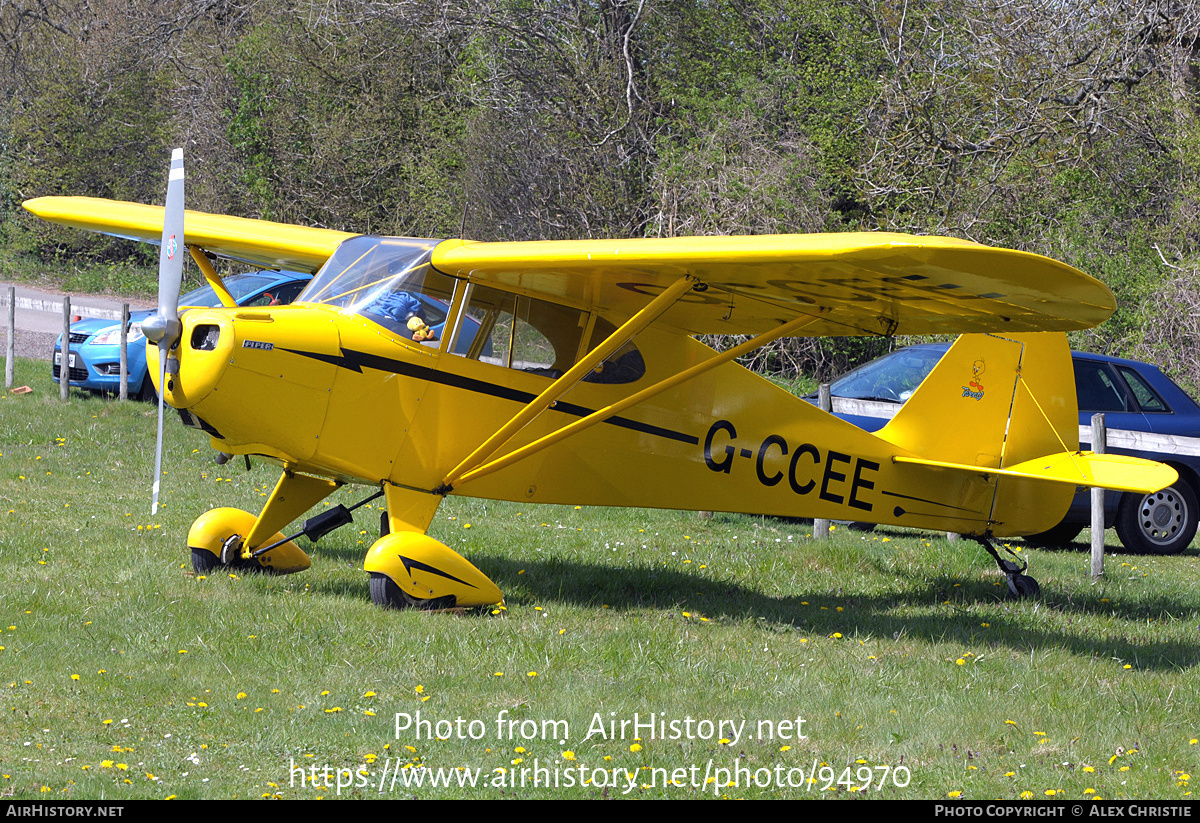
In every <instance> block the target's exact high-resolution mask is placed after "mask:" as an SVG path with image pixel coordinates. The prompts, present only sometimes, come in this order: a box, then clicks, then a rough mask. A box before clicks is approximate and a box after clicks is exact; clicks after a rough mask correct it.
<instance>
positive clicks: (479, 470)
mask: <svg viewBox="0 0 1200 823" xmlns="http://www.w3.org/2000/svg"><path fill="white" fill-rule="evenodd" d="M818 319H820V318H819V316H817V315H801V316H800V317H796V318H793V319H792V320H789V321H788V322H786V323H783V324H781V325H779V326H777V327H776V328H774V329H771V330H770V331H767V332H763V333H762V334H760V335H758V336H756V337H753V338H751V339H750V340H747V341H746V342H744V343H741V344H740V345H737V346H734V347H733V348H731V349H728V350H726V351H723V352H721V353H719V354H715V355H713V356H712V357H710V358H708V359H707V360H705V361H704V362H702V363H697V364H696V365H694V366H692V367H691V368H689V369H684V370H683V371H681V372H679V373H678V374H674V375H671V376H670V377H668V378H666V379H664V380H660V381H658V382H657V383H655V384H654V385H652V386H648V387H646V388H645V389H642V390H641V391H639V392H636V393H634V394H631V395H629V396H628V397H626V398H624V399H623V400H619V401H617V402H616V403H613V404H612V405H611V406H605V407H604V408H603V409H599V410H597V411H595V412H592V413H591V414H589V415H588V416H587V417H584V418H581V419H579V420H576V421H575V422H573V423H570V424H568V425H566V426H563V427H562V428H560V429H558V430H557V431H554V432H551V433H550V434H548V435H546V436H544V437H541V438H539V439H537V440H535V441H533V442H532V443H529V444H527V445H525V446H522V447H521V448H519V449H514V450H513V451H511V452H509V453H508V454H506V455H504V456H502V457H498V458H496V459H495V460H492V461H490V462H488V463H485V464H483V465H481V466H478V467H476V468H474V469H470V470H468V471H465V472H463V473H462V474H461V475H460V476H459V478H458V480H457V481H456V482H457V483H458V484H459V485H461V484H462V483H465V482H467V481H469V480H473V479H475V478H477V477H483V476H484V475H486V474H491V473H492V472H494V471H499V470H500V469H503V468H505V467H507V466H511V465H512V464H513V463H516V462H517V461H519V460H523V459H525V458H526V457H529V456H530V455H532V454H535V453H537V452H539V451H541V450H542V449H545V448H547V447H549V446H553V445H554V444H555V443H558V442H560V441H562V440H565V439H566V438H568V437H570V436H571V435H573V434H577V433H578V432H581V431H583V430H584V429H587V428H590V427H592V426H594V425H596V424H597V423H603V422H604V421H605V420H607V419H608V418H610V417H612V416H613V415H616V414H620V413H621V412H623V411H624V410H625V409H627V408H629V407H631V406H636V405H637V404H638V403H641V402H643V401H645V400H648V399H650V398H651V397H654V396H655V395H656V394H661V393H662V392H664V391H667V390H668V389H670V388H673V387H674V386H678V385H679V384H680V383H684V382H687V381H688V380H691V379H692V378H693V377H696V376H697V375H700V374H703V373H704V372H706V371H709V370H710V369H713V368H715V367H717V366H719V365H721V364H722V363H727V362H728V361H730V360H733V359H735V358H737V357H741V356H742V355H743V354H748V353H749V352H752V351H754V350H755V349H757V348H760V347H762V346H765V345H766V344H767V343H770V342H771V341H772V340H774V339H775V338H777V337H783V336H785V335H787V334H791V333H792V332H795V331H797V330H798V329H801V328H803V327H805V326H807V325H810V324H812V323H815V322H816V321H817V320H818ZM535 402H536V401H535ZM440 491H441V493H446V492H448V491H450V487H449V484H447V485H446V486H445V487H443V489H441V490H440Z"/></svg>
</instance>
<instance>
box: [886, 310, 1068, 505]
mask: <svg viewBox="0 0 1200 823" xmlns="http://www.w3.org/2000/svg"><path fill="white" fill-rule="evenodd" d="M878 435H879V437H881V438H883V439H884V440H887V441H888V442H890V443H892V444H893V445H895V446H897V447H899V448H901V449H904V450H905V451H907V452H910V453H911V454H913V455H915V456H917V457H920V458H923V459H925V460H930V461H940V462H944V463H950V464H958V465H959V466H979V467H980V468H991V469H1005V468H1009V467H1012V466H1016V465H1018V464H1022V463H1025V462H1026V461H1030V460H1034V459H1036V458H1040V457H1044V456H1046V455H1057V454H1062V453H1063V452H1075V451H1078V449H1079V412H1078V409H1077V406H1076V399H1075V373H1074V368H1073V366H1072V362H1071V350H1070V348H1069V347H1068V345H1067V337H1066V335H1065V334H1062V333H1055V332H1041V333H1027V334H1012V335H1007V336H1004V337H1000V336H997V335H990V334H964V335H963V336H961V337H959V338H958V340H957V341H956V342H955V343H954V345H953V346H951V347H950V350H949V351H948V352H946V356H945V357H943V358H942V360H941V362H940V363H938V365H937V366H936V367H935V368H934V370H933V371H932V372H930V373H929V376H928V377H926V378H925V380H924V382H922V383H921V385H920V386H919V387H918V388H917V391H916V392H914V393H913V395H912V397H911V398H909V400H908V402H907V403H905V404H904V407H903V408H901V409H900V411H899V413H898V414H897V415H896V416H895V417H894V418H892V420H891V422H889V423H888V425H887V426H885V427H884V428H883V429H882V430H880V431H879V432H878ZM992 482H993V483H994V484H995V486H994V493H993V502H992V511H991V517H990V520H991V521H992V522H993V523H1005V522H1010V521H1013V520H1017V519H1025V515H1023V514H1022V513H1024V512H1028V511H1035V510H1036V511H1040V512H1044V514H1043V515H1042V516H1041V518H1040V519H1043V520H1044V519H1047V518H1050V519H1053V522H1058V521H1057V519H1054V518H1057V517H1061V516H1062V515H1063V514H1064V513H1065V512H1066V509H1067V506H1068V505H1069V504H1070V500H1071V496H1072V494H1073V492H1074V490H1073V489H1072V488H1071V486H1070V485H1063V484H1054V483H1045V482H1040V483H1039V482H1026V481H1022V480H1019V479H1017V478H1004V477H1000V476H996V475H993V476H992ZM1053 512H1057V514H1053ZM1051 525H1053V523H1052V524H1051Z"/></svg>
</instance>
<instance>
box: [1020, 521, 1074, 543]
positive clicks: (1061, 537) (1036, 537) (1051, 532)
mask: <svg viewBox="0 0 1200 823" xmlns="http://www.w3.org/2000/svg"><path fill="white" fill-rule="evenodd" d="M1081 531H1083V524H1082V523H1068V522H1066V521H1063V522H1062V523H1059V524H1058V525H1057V526H1055V527H1054V528H1052V529H1046V530H1045V531H1044V532H1038V533H1037V534H1027V535H1025V538H1024V540H1025V542H1026V543H1028V544H1030V545H1031V546H1048V547H1051V548H1053V547H1057V546H1069V545H1071V544H1072V543H1074V542H1075V538H1076V537H1078V536H1079V533H1080V532H1081Z"/></svg>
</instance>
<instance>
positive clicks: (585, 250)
mask: <svg viewBox="0 0 1200 823" xmlns="http://www.w3.org/2000/svg"><path fill="white" fill-rule="evenodd" d="M433 264H434V266H435V267H436V268H438V269H439V270H441V271H443V272H445V273H447V274H451V275H455V276H469V277H470V279H471V280H472V281H478V282H483V283H490V284H493V285H496V286H498V287H499V288H502V289H506V290H511V291H518V292H526V293H530V294H533V295H539V296H543V297H545V298H546V299H549V300H552V301H557V302H565V303H574V304H576V305H578V306H580V307H583V308H593V307H600V308H601V309H602V310H608V311H609V312H611V313H612V314H613V315H614V317H629V316H631V315H633V314H634V313H635V312H636V311H637V310H638V309H639V308H641V307H642V306H644V305H645V303H646V300H647V295H651V296H652V295H657V294H659V293H660V292H662V291H663V290H664V289H665V288H666V287H667V286H668V285H669V284H670V283H672V282H674V281H676V280H678V279H679V278H680V277H682V276H684V275H688V276H691V277H694V278H695V279H696V280H698V281H699V283H700V284H701V286H700V288H694V289H693V290H692V292H691V293H690V294H687V295H685V296H684V297H683V298H682V299H680V300H679V302H678V303H676V304H675V305H674V306H673V307H672V308H671V309H670V310H668V311H667V312H666V313H665V314H664V315H663V316H662V318H660V320H659V322H660V323H661V324H664V325H667V326H672V327H674V328H676V329H678V330H680V331H683V332H686V333H689V334H753V333H759V332H764V331H767V330H768V329H772V328H775V327H777V326H778V325H780V324H781V323H783V322H785V321H787V320H790V319H792V318H794V317H796V316H798V315H811V316H814V317H816V318H818V319H817V320H816V321H815V322H813V323H810V324H808V325H807V326H805V327H804V328H803V329H802V330H800V331H798V332H796V334H797V335H803V336H808V337H816V336H825V335H874V334H885V335H890V334H954V333H961V332H1022V331H1069V330H1075V329H1083V328H1091V327H1093V326H1096V325H1099V324H1100V323H1102V322H1104V320H1106V319H1107V318H1108V316H1109V315H1111V314H1112V313H1113V311H1114V310H1115V308H1116V301H1115V299H1114V298H1113V295H1112V293H1111V292H1110V291H1109V290H1108V289H1107V288H1106V287H1105V286H1104V284H1103V283H1101V282H1100V281H1098V280H1096V279H1094V278H1092V277H1089V276H1088V275H1086V274H1084V273H1083V272H1081V271H1079V270H1077V269H1074V268H1072V267H1071V266H1068V265H1066V264H1065V263H1060V262H1058V261H1057V260H1052V259H1050V258H1047V257H1042V256H1040V255H1036V254H1030V253H1028V252H1021V251H1014V250H1011V249H999V248H993V247H990V246H984V245H981V244H979V243H973V242H970V241H967V240H956V239H953V238H948V237H921V236H915V235H908V234H893V233H884V232H845V233H838V234H791V235H761V236H738V237H724V236H722V237H678V238H668V239H639V240H569V241H541V242H524V243H471V242H466V241H446V242H444V243H442V244H441V245H440V246H438V247H437V248H436V249H435V250H434V253H433ZM701 289H704V290H703V291H701Z"/></svg>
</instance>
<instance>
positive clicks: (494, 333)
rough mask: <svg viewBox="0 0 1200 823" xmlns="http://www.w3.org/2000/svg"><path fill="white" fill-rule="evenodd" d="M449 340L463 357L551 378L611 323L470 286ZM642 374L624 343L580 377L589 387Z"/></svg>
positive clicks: (630, 348) (638, 360) (636, 355)
mask: <svg viewBox="0 0 1200 823" xmlns="http://www.w3.org/2000/svg"><path fill="white" fill-rule="evenodd" d="M459 325H460V328H459V329H458V330H457V332H448V333H451V334H454V333H456V334H457V338H456V340H455V341H453V350H454V353H455V354H463V355H465V356H467V357H471V358H472V359H476V360H481V361H483V362H486V363H492V364H494V365H498V366H504V367H506V368H510V369H518V370H520V371H523V372H527V373H530V374H538V375H541V376H543V377H550V378H557V377H561V376H562V374H563V373H564V372H565V371H566V370H567V369H569V368H571V366H572V365H574V364H575V362H576V359H577V357H578V356H579V355H580V353H581V351H584V350H585V349H584V345H583V344H584V342H585V341H584V335H585V334H589V333H590V337H589V339H588V341H587V347H586V350H590V349H592V348H594V347H595V346H596V345H597V344H599V343H600V342H601V341H602V340H604V339H605V338H606V337H607V336H608V335H609V334H611V333H612V331H613V330H614V329H613V326H612V324H610V323H608V322H607V321H604V320H602V319H599V318H597V319H596V320H595V321H594V323H593V322H591V315H590V314H589V313H588V312H585V311H583V310H581V309H577V308H573V307H571V306H564V305H562V304H559V303H551V302H549V301H546V300H539V299H537V298H533V297H528V296H525V295H518V294H513V293H511V292H504V291H500V290H499V289H494V288H491V287H489V286H482V285H479V284H473V285H471V286H470V292H469V294H468V295H467V297H466V307H465V309H464V311H463V316H462V320H461V322H460V324H459ZM644 373H645V363H644V362H643V361H642V356H641V354H640V353H639V352H638V350H637V348H636V347H635V346H634V345H633V344H632V343H629V344H626V345H625V346H624V347H622V348H621V349H620V350H618V351H617V352H616V353H615V354H613V356H612V357H610V358H609V359H608V360H607V361H605V362H604V363H602V364H600V366H598V367H597V368H596V369H595V370H594V371H593V372H591V373H590V374H589V375H588V376H587V377H585V378H584V380H585V381H587V382H592V383H631V382H633V381H634V380H637V379H638V378H640V377H641V376H642V375H643V374H644Z"/></svg>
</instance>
